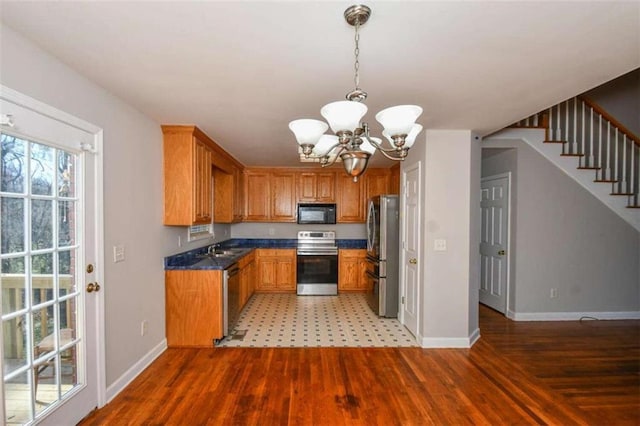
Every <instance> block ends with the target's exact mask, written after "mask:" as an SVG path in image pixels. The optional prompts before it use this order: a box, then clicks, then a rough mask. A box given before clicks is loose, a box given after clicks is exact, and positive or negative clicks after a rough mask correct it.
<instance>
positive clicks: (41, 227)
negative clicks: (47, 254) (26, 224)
mask: <svg viewBox="0 0 640 426" xmlns="http://www.w3.org/2000/svg"><path fill="white" fill-rule="evenodd" d="M48 248H53V201H52V200H32V201H31V249H32V250H41V249H48Z"/></svg>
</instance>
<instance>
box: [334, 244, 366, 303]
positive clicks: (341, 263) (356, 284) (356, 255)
mask: <svg viewBox="0 0 640 426" xmlns="http://www.w3.org/2000/svg"><path fill="white" fill-rule="evenodd" d="M366 270H367V251H366V250H361V249H340V250H338V292H343V293H346V292H354V293H355V292H360V293H364V292H366V291H368V290H369V289H368V288H367V282H368V281H367V278H366V275H365V273H366Z"/></svg>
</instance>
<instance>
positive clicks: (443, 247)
mask: <svg viewBox="0 0 640 426" xmlns="http://www.w3.org/2000/svg"><path fill="white" fill-rule="evenodd" d="M433 250H434V251H447V240H442V239H440V240H433Z"/></svg>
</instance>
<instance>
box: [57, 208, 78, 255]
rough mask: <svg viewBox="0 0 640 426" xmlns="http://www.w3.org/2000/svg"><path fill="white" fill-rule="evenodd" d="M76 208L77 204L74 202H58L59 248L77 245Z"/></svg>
mask: <svg viewBox="0 0 640 426" xmlns="http://www.w3.org/2000/svg"><path fill="white" fill-rule="evenodd" d="M75 206H76V203H75V202H73V201H59V202H58V246H59V247H68V246H72V245H74V244H75V243H76V238H75V237H76V236H75V225H76V222H75V219H76V211H75Z"/></svg>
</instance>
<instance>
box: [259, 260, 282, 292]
mask: <svg viewBox="0 0 640 426" xmlns="http://www.w3.org/2000/svg"><path fill="white" fill-rule="evenodd" d="M277 275H278V258H277V257H275V256H268V257H262V256H259V257H258V276H257V280H256V290H258V291H261V290H262V291H274V290H277V285H276V283H277V280H276V279H277Z"/></svg>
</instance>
